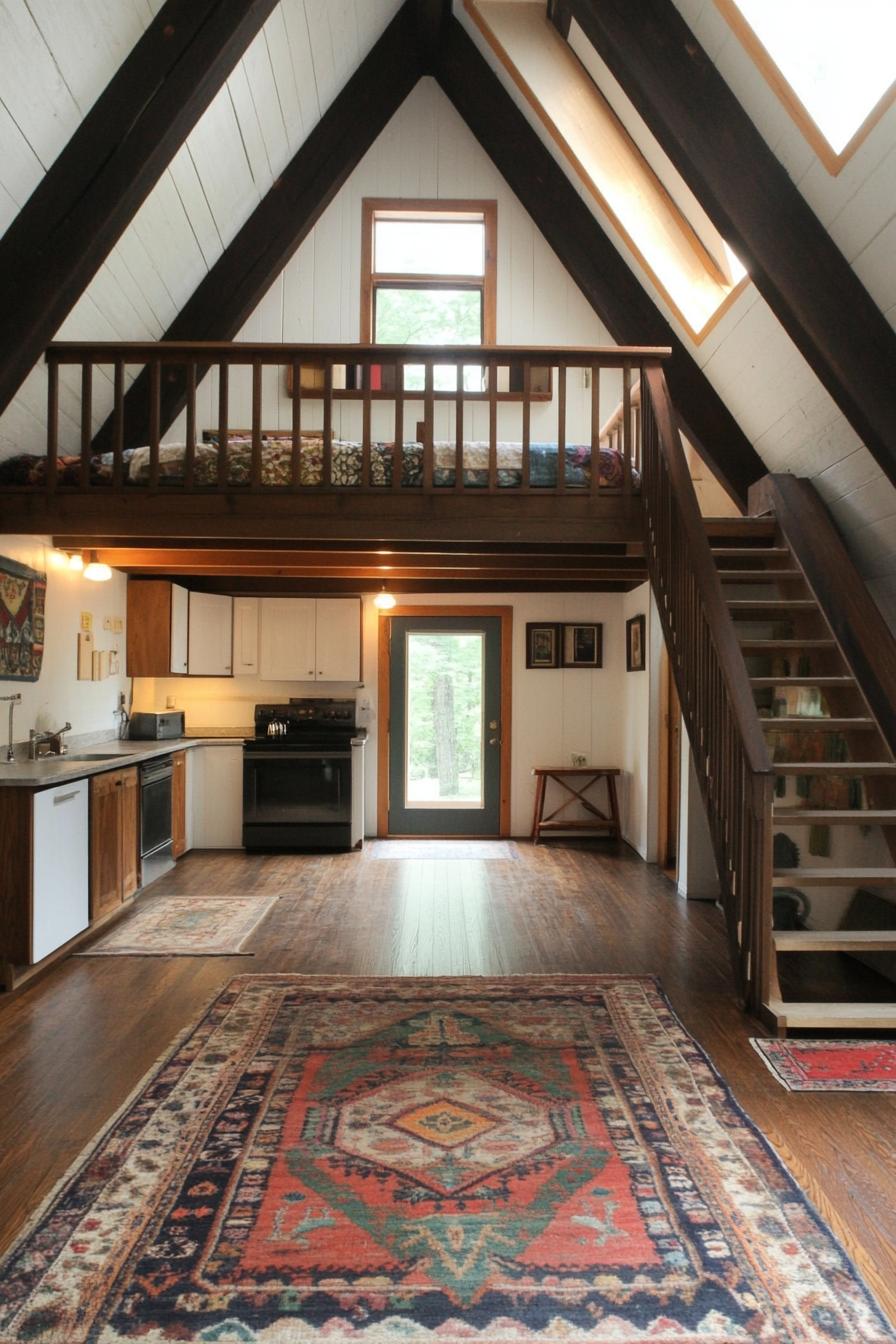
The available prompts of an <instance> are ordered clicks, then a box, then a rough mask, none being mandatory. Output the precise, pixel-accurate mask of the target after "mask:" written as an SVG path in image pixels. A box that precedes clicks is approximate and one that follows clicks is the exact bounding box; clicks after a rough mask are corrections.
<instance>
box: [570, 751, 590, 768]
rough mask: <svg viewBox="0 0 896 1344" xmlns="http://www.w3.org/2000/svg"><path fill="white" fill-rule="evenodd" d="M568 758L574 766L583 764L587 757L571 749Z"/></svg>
mask: <svg viewBox="0 0 896 1344" xmlns="http://www.w3.org/2000/svg"><path fill="white" fill-rule="evenodd" d="M570 760H571V761H572V763H573V765H574V766H579V765H585V764H586V763H587V760H588V757H587V756H583V755H582V753H581V752H580V751H573V752H570Z"/></svg>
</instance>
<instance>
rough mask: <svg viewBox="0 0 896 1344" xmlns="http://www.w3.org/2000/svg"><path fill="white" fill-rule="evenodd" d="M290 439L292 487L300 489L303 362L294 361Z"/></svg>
mask: <svg viewBox="0 0 896 1344" xmlns="http://www.w3.org/2000/svg"><path fill="white" fill-rule="evenodd" d="M291 430H292V434H291V439H290V464H289V465H290V473H289V474H290V481H289V483H290V487H291V489H292V490H298V489H299V488H300V487H301V484H302V364H301V361H300V360H298V359H294V360H293V361H292V424H291Z"/></svg>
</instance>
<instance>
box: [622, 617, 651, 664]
mask: <svg viewBox="0 0 896 1344" xmlns="http://www.w3.org/2000/svg"><path fill="white" fill-rule="evenodd" d="M645 640H646V622H645V619H644V617H643V616H633V617H632V618H631V620H630V621H626V623H625V670H626V671H627V672H643V671H644V669H645V668H646V666H647V656H646V647H645Z"/></svg>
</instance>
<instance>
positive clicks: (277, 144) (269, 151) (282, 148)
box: [242, 30, 290, 179]
mask: <svg viewBox="0 0 896 1344" xmlns="http://www.w3.org/2000/svg"><path fill="white" fill-rule="evenodd" d="M242 66H243V69H244V70H245V72H246V78H247V79H248V81H249V91H250V93H251V95H252V101H253V102H254V104H255V111H256V114H257V116H258V122H259V125H260V127H261V134H262V137H263V140H264V147H265V152H266V155H267V161H268V164H269V167H270V173H271V177H272V179H273V178H275V177H278V176H279V175H280V173H281V172H282V171H283V169H284V168H285V167H286V165H287V163H288V162H289V159H290V145H289V137H288V135H287V133H286V123H285V121H284V119H283V109H282V108H281V106H280V95H279V92H278V89H277V81H276V78H275V76H274V67H273V64H272V61H271V53H270V50H269V47H268V43H267V41H266V39H265V34H264V31H263V30H262V32H260V33H259V34H258V36H257V37H256V38H255V40H254V42H252V43H251V45H250V46H249V49H248V51H247V52H246V54H245V56H244V57H243V60H242Z"/></svg>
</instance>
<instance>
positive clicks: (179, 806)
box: [171, 751, 187, 859]
mask: <svg viewBox="0 0 896 1344" xmlns="http://www.w3.org/2000/svg"><path fill="white" fill-rule="evenodd" d="M171 766H172V775H171V853H172V855H173V856H174V858H175V859H179V858H180V856H181V854H184V853H185V852H186V849H187V753H186V752H185V751H175V752H172V754H171Z"/></svg>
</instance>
